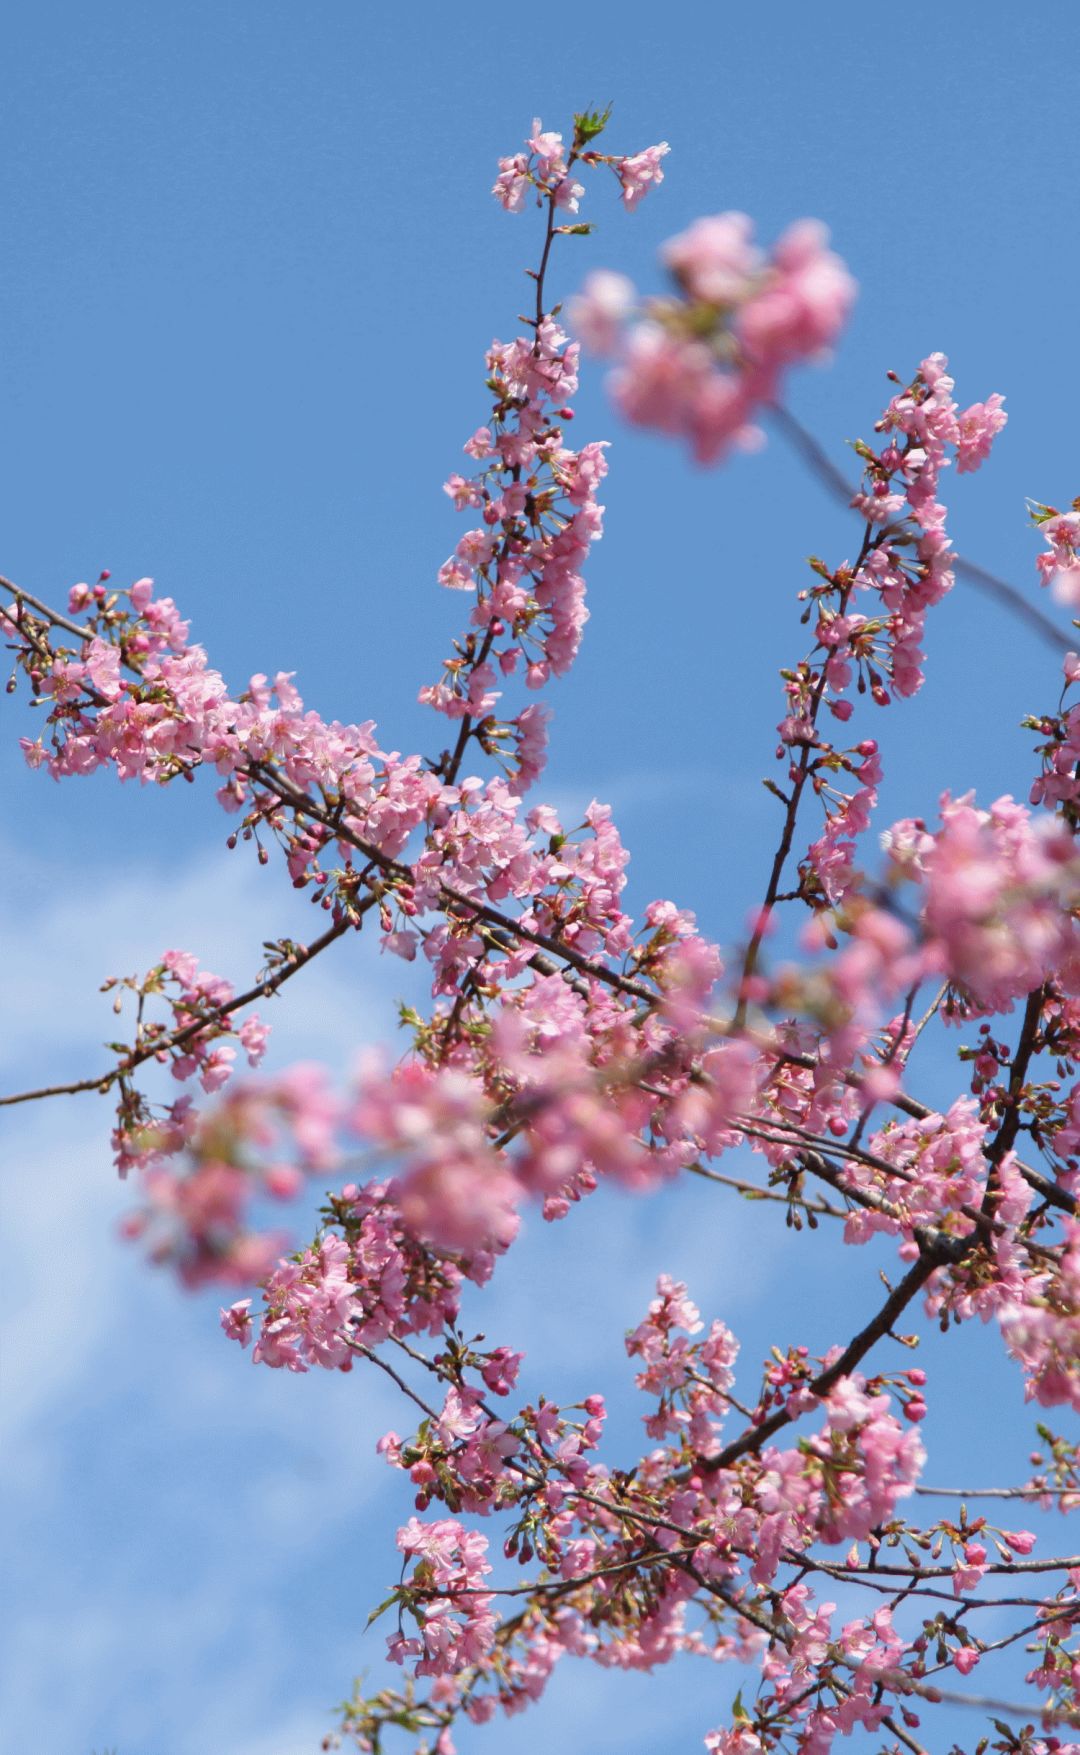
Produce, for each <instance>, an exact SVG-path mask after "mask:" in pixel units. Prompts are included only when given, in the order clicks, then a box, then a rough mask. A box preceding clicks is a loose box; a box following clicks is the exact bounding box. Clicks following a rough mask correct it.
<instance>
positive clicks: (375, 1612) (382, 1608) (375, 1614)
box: [364, 1591, 397, 1632]
mask: <svg viewBox="0 0 1080 1755" xmlns="http://www.w3.org/2000/svg"><path fill="white" fill-rule="evenodd" d="M396 1602H397V1591H394V1592H393V1593H392V1595H391V1596H388V1597H387V1598H386V1601H385V1602H382V1603H380V1604H379V1606H378V1608H377V1609H372V1611H371V1614H370V1615H369V1616H368V1618H367V1621H366V1622H365V1624H364V1631H365V1632H366V1631H367V1629H368V1628H369V1627H370V1626H371V1623H372V1622H373V1621H377V1620H378V1619H379V1616H380V1615H385V1613H386V1611H387V1609H388V1608H389V1607H390V1605H391V1603H396Z"/></svg>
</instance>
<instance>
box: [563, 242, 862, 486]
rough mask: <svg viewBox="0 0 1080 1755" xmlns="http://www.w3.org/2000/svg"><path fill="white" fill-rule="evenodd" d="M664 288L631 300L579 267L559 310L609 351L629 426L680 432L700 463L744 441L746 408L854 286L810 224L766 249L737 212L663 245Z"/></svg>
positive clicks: (844, 303)
mask: <svg viewBox="0 0 1080 1755" xmlns="http://www.w3.org/2000/svg"><path fill="white" fill-rule="evenodd" d="M663 258H664V262H665V265H666V267H667V268H668V270H669V271H670V273H671V275H672V277H673V279H674V281H675V286H676V292H675V293H674V294H673V295H672V296H670V297H667V298H654V299H650V300H648V301H646V303H645V304H644V306H643V307H642V308H639V305H638V298H637V293H636V289H635V288H634V286H633V284H632V282H630V281H629V280H627V279H626V277H625V276H624V275H620V274H613V273H611V272H610V271H606V270H601V271H599V272H597V273H594V274H591V275H590V276H589V277H588V279H587V280H586V282H585V285H584V287H583V288H582V291H581V293H580V294H579V295H578V297H577V298H576V299H575V300H574V301H573V303H572V305H571V308H570V317H571V322H572V323H573V326H574V328H575V329H576V331H577V333H578V334H579V335H580V336H581V338H582V340H583V341H584V342H585V344H586V346H588V347H589V348H591V349H592V350H593V351H594V352H596V353H599V354H603V355H614V356H615V357H616V360H617V369H616V371H615V373H614V375H613V377H612V393H613V395H614V398H615V401H616V404H617V406H618V408H619V410H620V412H621V413H622V414H623V415H624V416H625V417H626V419H627V420H629V421H633V422H634V423H635V425H637V426H643V427H650V428H653V429H655V430H656V431H658V432H662V433H668V434H672V435H675V436H679V437H684V438H686V439H687V440H688V441H689V443H690V445H691V448H692V450H693V453H694V455H695V457H696V458H697V459H698V461H699V462H701V463H713V462H715V461H716V460H717V459H718V458H719V457H721V456H723V454H724V453H725V452H726V451H727V450H728V449H729V448H730V447H731V446H732V445H733V444H735V445H741V446H744V447H746V446H754V445H756V444H757V443H758V441H759V437H760V435H759V434H758V432H757V429H756V428H755V427H754V425H753V421H754V418H755V416H756V414H757V413H758V411H759V410H760V409H762V408H763V407H765V406H767V405H768V404H769V403H770V402H772V401H773V400H774V399H775V397H776V396H777V394H778V392H779V388H780V384H781V381H782V378H783V374H784V373H785V372H786V371H787V370H788V368H789V367H791V366H793V365H797V364H799V363H801V362H802V361H804V360H812V359H815V358H817V357H819V356H820V355H821V354H822V353H824V352H825V351H826V350H827V349H828V348H829V347H830V346H831V345H832V343H833V342H834V341H835V340H836V337H837V335H838V334H839V332H840V330H841V328H842V327H843V324H844V321H845V319H846V317H847V314H848V311H849V309H850V307H851V303H852V300H853V298H854V294H855V284H854V281H853V280H852V279H851V276H850V275H849V274H848V272H847V269H846V268H845V267H844V264H843V263H842V262H841V261H840V259H839V257H838V256H835V255H834V254H833V252H832V251H831V250H830V249H829V248H828V234H827V232H826V231H825V228H824V227H823V226H821V225H819V224H817V223H816V222H815V221H812V220H802V221H800V222H799V223H798V224H796V225H793V226H791V227H790V228H789V229H788V231H786V232H785V233H784V235H783V237H782V238H781V239H780V240H779V241H778V243H777V244H776V245H775V247H774V248H773V250H772V251H771V253H770V254H768V255H766V254H765V253H764V252H763V251H762V250H761V249H760V248H759V247H758V245H757V244H755V242H754V237H753V224H752V222H751V221H750V220H749V219H748V218H747V216H746V214H744V213H721V214H717V215H715V216H714V217H712V218H709V219H699V220H697V221H696V222H695V224H694V225H692V226H691V227H690V229H689V231H686V232H683V233H682V234H681V235H680V236H679V237H677V238H672V239H671V240H670V242H669V243H667V244H666V245H665V246H664V250H663Z"/></svg>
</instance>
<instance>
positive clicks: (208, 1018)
mask: <svg viewBox="0 0 1080 1755" xmlns="http://www.w3.org/2000/svg"><path fill="white" fill-rule="evenodd" d="M372 905H373V903H372V902H367V903H364V904H361V907H362V908H364V910H365V911H366V909H367V908H368V907H370V906H372ZM358 912H359V910H358ZM355 925H356V922H355V920H352V919H342V920H338V921H335V922H334V924H333V925H332V926H330V927H328V928H327V930H326V931H325V932H324V933H322V934H321V935H320V937H319V938H317V939H314V940H313V941H312V943H311V944H310V945H307V946H299V945H298V946H297V950H296V955H295V957H293V958H292V959H291V960H290V961H289V962H288V963H287V964H285V965H284V966H283V967H282V968H280V969H276V970H275V971H274V972H273V974H271V975H268V976H267V977H266V978H265V979H264V980H262V981H257V982H256V983H255V985H254V986H253V987H249V988H248V989H247V992H246V993H238V994H236V995H235V996H234V997H233V998H232V999H230V1000H227V1001H225V1002H224V1003H223V1004H222V1005H219V1006H214V1007H213V1008H212V1009H211V1010H210V1011H209V1012H207V1013H205V1014H204V1015H203V1016H202V1017H198V1018H196V1019H195V1020H194V1021H193V1022H192V1023H190V1024H185V1025H184V1026H183V1028H182V1029H180V1030H177V1031H174V1033H173V1034H172V1035H171V1036H162V1037H158V1038H156V1039H155V1040H154V1041H153V1042H149V1043H147V1044H146V1046H145V1047H144V1048H137V1049H133V1050H132V1052H131V1053H130V1054H128V1055H126V1056H125V1057H124V1059H123V1060H121V1061H119V1062H118V1063H117V1065H116V1066H114V1067H112V1068H110V1070H109V1071H108V1072H105V1073H102V1074H101V1075H100V1076H99V1077H97V1078H89V1079H78V1080H76V1081H75V1082H74V1083H72V1084H69V1085H49V1086H46V1087H45V1088H43V1089H42V1090H38V1091H18V1092H16V1093H15V1094H14V1095H13V1096H9V1097H0V1109H3V1108H8V1107H10V1106H11V1105H12V1104H15V1103H31V1102H34V1101H36V1100H37V1099H38V1098H42V1097H68V1096H75V1095H77V1094H78V1093H79V1092H80V1091H99V1092H101V1093H102V1094H104V1093H105V1092H106V1091H107V1090H108V1089H109V1087H110V1086H111V1085H114V1084H115V1083H116V1081H117V1079H120V1078H123V1077H124V1076H125V1075H126V1074H127V1073H131V1072H134V1071H135V1069H136V1068H137V1067H140V1066H142V1065H143V1063H144V1062H145V1061H148V1060H153V1059H155V1057H156V1056H157V1055H159V1054H162V1053H168V1052H169V1051H170V1050H171V1049H173V1048H183V1047H184V1046H185V1044H186V1043H188V1042H191V1041H194V1039H195V1038H196V1037H197V1036H201V1035H202V1034H203V1032H204V1031H205V1030H208V1029H212V1028H213V1026H214V1025H215V1024H217V1023H219V1022H220V1021H221V1019H222V1018H225V1017H228V1016H229V1015H230V1014H231V1013H232V1012H236V1011H240V1010H241V1009H242V1007H244V1006H247V1005H252V1004H253V1003H254V1001H255V1000H257V999H266V998H268V997H269V996H270V995H271V994H273V993H276V992H277V990H278V988H279V987H283V986H284V984H285V982H286V981H289V980H291V979H292V977H293V976H294V975H296V974H298V973H299V971H300V970H301V969H303V968H305V967H306V966H307V964H308V963H310V962H311V961H312V960H313V959H314V958H315V957H317V956H318V955H319V953H320V952H321V951H324V950H326V948H327V946H328V945H332V944H333V943H334V942H335V940H336V939H339V938H341V937H342V936H343V935H344V934H345V933H346V932H348V931H349V929H350V928H351V927H353V926H355Z"/></svg>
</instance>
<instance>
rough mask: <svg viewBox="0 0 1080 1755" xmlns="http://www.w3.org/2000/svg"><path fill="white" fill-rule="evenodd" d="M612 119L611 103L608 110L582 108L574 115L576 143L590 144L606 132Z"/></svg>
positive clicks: (578, 144)
mask: <svg viewBox="0 0 1080 1755" xmlns="http://www.w3.org/2000/svg"><path fill="white" fill-rule="evenodd" d="M610 120H611V105H610V104H609V105H608V107H607V109H606V110H582V111H581V113H580V115H576V116H575V117H574V143H575V145H577V146H588V144H589V142H590V140H595V139H596V138H597V137H598V135H600V134H602V133H603V132H604V129H605V128H606V127H607V125H608V122H609V121H610Z"/></svg>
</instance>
